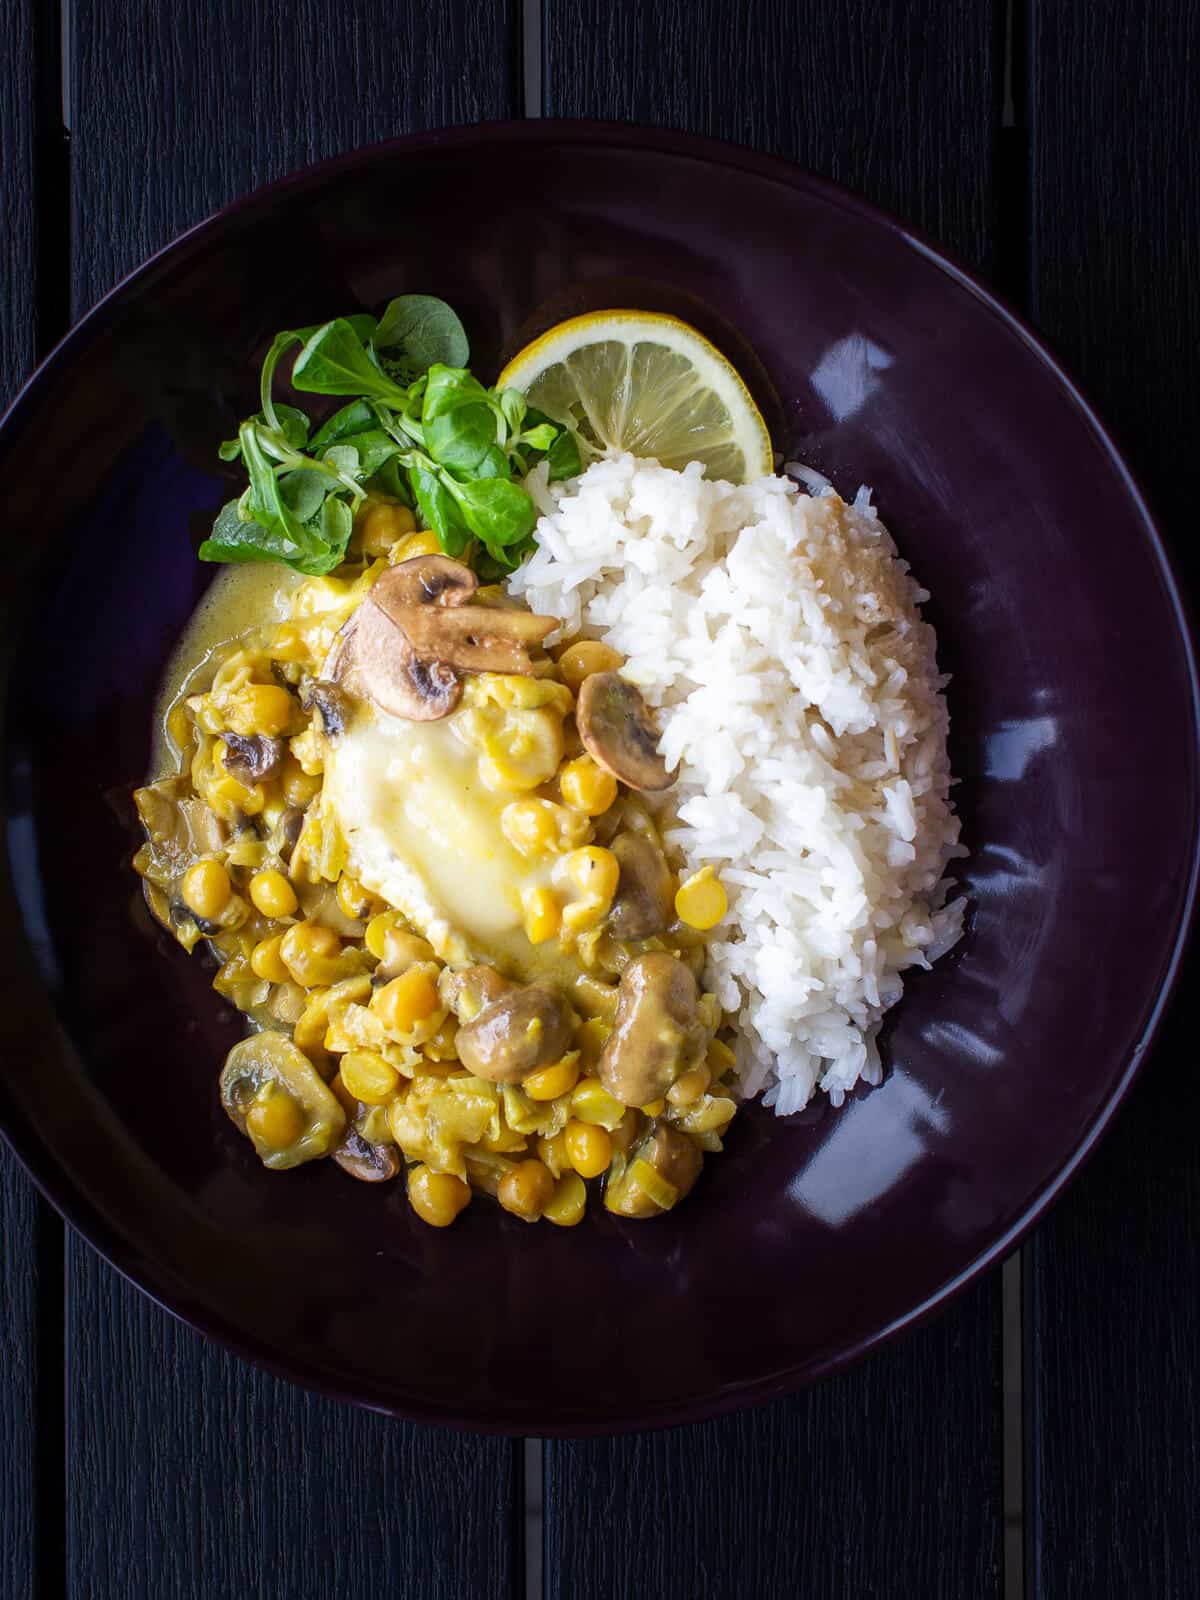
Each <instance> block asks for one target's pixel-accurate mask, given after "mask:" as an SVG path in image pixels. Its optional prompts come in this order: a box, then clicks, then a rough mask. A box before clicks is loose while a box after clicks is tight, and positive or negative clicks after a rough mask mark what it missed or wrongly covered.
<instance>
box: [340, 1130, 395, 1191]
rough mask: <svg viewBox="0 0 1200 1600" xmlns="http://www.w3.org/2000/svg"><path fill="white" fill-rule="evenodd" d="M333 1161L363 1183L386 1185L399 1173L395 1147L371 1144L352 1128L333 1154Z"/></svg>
mask: <svg viewBox="0 0 1200 1600" xmlns="http://www.w3.org/2000/svg"><path fill="white" fill-rule="evenodd" d="M333 1159H334V1160H335V1161H336V1162H337V1164H338V1166H339V1167H341V1168H342V1170H343V1171H344V1172H348V1173H349V1174H350V1176H351V1177H352V1178H359V1179H361V1181H362V1182H363V1183H386V1182H387V1181H388V1180H389V1178H394V1177H395V1176H396V1174H397V1173H398V1172H399V1171H400V1157H399V1155H397V1153H396V1147H395V1145H390V1144H372V1143H371V1141H370V1140H369V1139H364V1138H363V1136H362V1134H361V1133H359V1132H358V1130H357V1129H353V1128H352V1129H351V1131H350V1132H349V1133H348V1134H347V1135H346V1137H345V1138H344V1139H343V1140H342V1142H341V1144H340V1145H338V1147H337V1149H336V1150H335V1151H334V1152H333Z"/></svg>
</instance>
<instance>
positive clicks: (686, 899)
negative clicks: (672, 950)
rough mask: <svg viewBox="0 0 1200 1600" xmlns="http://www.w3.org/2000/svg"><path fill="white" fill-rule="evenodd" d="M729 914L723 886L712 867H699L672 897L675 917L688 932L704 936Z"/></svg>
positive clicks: (727, 898)
mask: <svg viewBox="0 0 1200 1600" xmlns="http://www.w3.org/2000/svg"><path fill="white" fill-rule="evenodd" d="M728 910H729V897H728V895H727V894H726V893H725V886H724V884H723V883H722V882H721V880H720V878H718V877H717V874H716V869H715V868H714V867H701V868H700V871H699V872H693V873H692V875H691V877H690V878H688V879H687V880H686V881H685V882H684V883H681V884H680V885H679V889H678V891H677V893H676V895H675V915H676V916H677V917H678V918H679V920H680V922H686V923H687V925H688V927H689V928H697V929H699V931H700V932H701V933H705V932H707V931H708V929H709V928H715V927H716V925H717V923H718V922H720V920H721V918H722V917H723V916H724V915H725V913H726V912H727V911H728Z"/></svg>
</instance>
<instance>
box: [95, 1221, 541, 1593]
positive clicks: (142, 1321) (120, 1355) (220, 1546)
mask: <svg viewBox="0 0 1200 1600" xmlns="http://www.w3.org/2000/svg"><path fill="white" fill-rule="evenodd" d="M93 1263H94V1258H92V1257H91V1256H90V1253H87V1252H86V1247H82V1248H81V1247H77V1248H76V1250H75V1251H74V1252H72V1256H71V1264H70V1273H69V1277H68V1305H69V1309H70V1318H71V1328H72V1341H71V1344H72V1348H71V1359H70V1366H69V1372H68V1379H69V1384H70V1390H69V1403H70V1414H69V1417H68V1434H69V1439H70V1449H71V1456H70V1463H69V1486H70V1505H71V1516H72V1524H71V1538H70V1569H69V1574H68V1577H69V1590H68V1592H69V1593H70V1594H71V1595H77V1596H85V1595H87V1596H91V1595H97V1596H105V1597H107V1596H113V1597H116V1596H118V1595H147V1596H151V1595H152V1596H154V1597H155V1600H159V1597H165V1596H170V1597H172V1600H174V1597H176V1596H190V1597H194V1600H212V1597H214V1596H218V1595H220V1596H225V1595H229V1596H233V1595H238V1596H241V1595H245V1596H251V1595H264V1596H267V1595H270V1596H276V1595H277V1596H280V1597H283V1596H286V1597H287V1600H306V1597H309V1596H313V1597H315V1596H321V1597H326V1596H328V1597H331V1600H332V1597H335V1596H336V1597H337V1600H344V1597H354V1600H357V1597H359V1596H362V1597H364V1600H367V1597H370V1600H378V1597H379V1596H382V1595H387V1596H389V1597H391V1596H396V1597H410V1596H411V1597H413V1600H427V1597H428V1600H476V1597H478V1600H493V1597H495V1596H504V1595H510V1594H513V1593H515V1584H516V1561H515V1552H514V1541H513V1538H512V1534H513V1532H514V1530H515V1528H516V1507H515V1503H514V1498H513V1497H514V1490H515V1484H516V1475H515V1473H514V1470H513V1452H514V1446H513V1445H512V1444H511V1443H509V1442H508V1441H507V1440H500V1439H480V1438H475V1437H472V1436H470V1435H467V1434H457V1433H450V1432H446V1431H442V1430H436V1429H433V1428H420V1427H409V1426H407V1425H405V1424H402V1423H397V1422H393V1421H392V1420H391V1419H390V1418H387V1417H381V1416H377V1415H374V1414H372V1413H370V1412H366V1411H361V1410H359V1409H357V1408H355V1407H352V1406H339V1405H335V1404H333V1403H331V1402H330V1401H327V1400H323V1399H320V1398H318V1397H317V1396H315V1395H309V1394H305V1393H303V1392H302V1391H301V1390H298V1389H296V1388H294V1387H292V1386H291V1385H290V1384H286V1383H283V1382H281V1381H279V1380H278V1379H275V1378H271V1377H268V1376H266V1375H265V1374H263V1373H261V1372H259V1371H257V1370H255V1369H254V1368H252V1367H249V1366H247V1365H246V1364H244V1363H243V1362H241V1361H238V1360H237V1359H236V1358H235V1357H233V1356H230V1355H227V1354H226V1353H225V1352H224V1351H222V1350H220V1349H218V1348H217V1347H216V1346H215V1345H212V1344H209V1343H207V1342H206V1341H205V1340H203V1339H201V1338H200V1337H199V1335H198V1334H195V1333H193V1332H192V1331H191V1330H190V1329H188V1328H185V1327H183V1326H181V1325H180V1324H179V1323H176V1322H175V1321H173V1320H172V1319H170V1318H168V1317H167V1316H165V1315H164V1313H163V1312H161V1311H160V1310H159V1309H158V1308H157V1307H156V1306H154V1305H152V1304H151V1302H150V1301H149V1300H147V1299H146V1298H145V1297H144V1296H143V1295H140V1294H138V1293H136V1292H135V1291H134V1290H132V1289H130V1288H129V1286H128V1285H127V1284H125V1283H124V1282H122V1281H121V1280H120V1279H119V1278H118V1277H117V1276H116V1274H115V1273H114V1272H112V1271H110V1270H108V1269H103V1268H102V1269H101V1270H96V1266H95V1265H94V1264H93ZM85 1330H86V1332H87V1334H88V1335H89V1337H88V1338H83V1337H81V1334H82V1333H83V1332H84V1331H85Z"/></svg>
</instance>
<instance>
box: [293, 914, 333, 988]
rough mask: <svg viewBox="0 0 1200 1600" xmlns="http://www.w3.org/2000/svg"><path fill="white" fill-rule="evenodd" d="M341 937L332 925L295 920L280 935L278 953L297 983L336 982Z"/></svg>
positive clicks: (307, 985)
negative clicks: (280, 940)
mask: <svg viewBox="0 0 1200 1600" xmlns="http://www.w3.org/2000/svg"><path fill="white" fill-rule="evenodd" d="M341 953H342V941H341V940H340V939H339V938H338V936H337V934H336V933H334V931H333V929H332V928H325V927H322V926H321V924H320V923H317V922H297V923H296V924H295V926H294V927H291V928H289V929H288V931H287V932H286V933H285V934H284V935H283V940H282V942H281V944H280V946H279V954H280V955H281V956H282V957H283V960H284V964H285V965H286V967H287V969H288V971H289V972H290V973H291V975H292V977H293V978H294V979H295V980H296V982H297V983H299V984H303V985H304V987H305V988H306V989H315V988H316V987H317V986H318V985H319V984H328V983H336V981H337V977H338V966H337V960H338V957H339V956H340V955H341Z"/></svg>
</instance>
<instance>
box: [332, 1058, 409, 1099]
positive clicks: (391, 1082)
mask: <svg viewBox="0 0 1200 1600" xmlns="http://www.w3.org/2000/svg"><path fill="white" fill-rule="evenodd" d="M340 1070H341V1075H342V1082H343V1083H344V1084H345V1086H346V1088H347V1089H348V1090H349V1091H350V1093H351V1094H352V1095H353V1096H354V1098H355V1099H356V1100H361V1101H362V1103H363V1104H364V1105H366V1106H381V1105H383V1103H384V1101H385V1100H390V1099H391V1098H392V1096H393V1095H394V1094H395V1093H396V1090H397V1089H398V1088H399V1087H400V1074H399V1073H398V1072H397V1071H396V1069H395V1067H393V1066H392V1065H391V1063H390V1062H387V1061H385V1060H384V1059H383V1057H382V1056H381V1055H378V1054H377V1053H376V1052H375V1051H374V1050H348V1051H347V1052H346V1054H345V1055H344V1056H343V1057H342V1065H341V1069H340Z"/></svg>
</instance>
